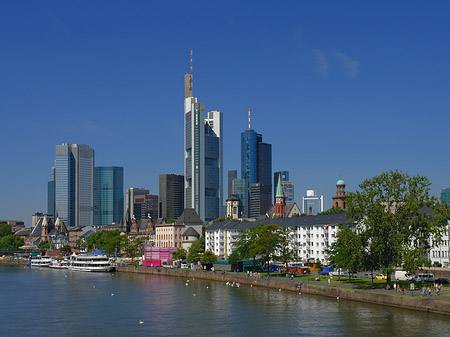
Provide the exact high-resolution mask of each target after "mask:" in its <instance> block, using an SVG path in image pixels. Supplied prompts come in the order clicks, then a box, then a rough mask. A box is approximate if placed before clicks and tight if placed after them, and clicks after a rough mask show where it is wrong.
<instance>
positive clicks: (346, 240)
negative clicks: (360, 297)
mask: <svg viewBox="0 0 450 337" xmlns="http://www.w3.org/2000/svg"><path fill="white" fill-rule="evenodd" d="M362 248H363V247H362V245H361V241H360V237H359V236H358V234H357V233H356V232H355V231H354V230H352V229H351V228H350V227H349V226H348V225H341V226H339V231H338V232H337V234H336V241H335V242H334V243H333V244H332V245H331V247H330V248H329V249H328V250H327V253H328V254H329V257H328V260H329V262H330V263H331V264H333V265H335V266H336V267H338V268H343V269H347V270H348V271H349V272H350V273H356V272H357V271H358V270H359V269H360V268H361V266H362V262H363V255H362V254H361V250H362ZM340 275H341V273H339V277H340Z"/></svg>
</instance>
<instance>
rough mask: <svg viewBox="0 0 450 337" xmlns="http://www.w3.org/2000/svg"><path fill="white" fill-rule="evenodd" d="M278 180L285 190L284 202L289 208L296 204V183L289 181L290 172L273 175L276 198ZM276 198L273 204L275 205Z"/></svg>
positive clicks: (279, 172)
mask: <svg viewBox="0 0 450 337" xmlns="http://www.w3.org/2000/svg"><path fill="white" fill-rule="evenodd" d="M278 178H280V180H281V188H282V189H283V194H284V201H285V203H286V205H287V206H289V205H293V204H294V183H292V182H291V181H289V171H278V172H274V174H273V186H275V189H274V190H273V193H274V196H275V195H276V186H278ZM275 201H276V200H275V198H274V200H273V202H274V203H275Z"/></svg>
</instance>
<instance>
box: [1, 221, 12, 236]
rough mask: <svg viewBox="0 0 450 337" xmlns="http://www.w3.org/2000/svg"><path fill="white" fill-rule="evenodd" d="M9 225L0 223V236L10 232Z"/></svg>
mask: <svg viewBox="0 0 450 337" xmlns="http://www.w3.org/2000/svg"><path fill="white" fill-rule="evenodd" d="M11 228H12V227H11V225H7V224H1V225H0V237H3V236H6V235H10V234H12V229H11Z"/></svg>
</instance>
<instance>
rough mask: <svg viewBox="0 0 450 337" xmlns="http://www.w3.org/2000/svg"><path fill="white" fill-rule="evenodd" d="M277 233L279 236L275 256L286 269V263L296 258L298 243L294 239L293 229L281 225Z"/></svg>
mask: <svg viewBox="0 0 450 337" xmlns="http://www.w3.org/2000/svg"><path fill="white" fill-rule="evenodd" d="M278 234H279V235H280V238H279V243H278V246H279V248H278V250H277V256H276V258H277V260H279V261H280V262H283V263H284V265H285V267H286V270H287V268H288V263H289V262H293V261H296V260H297V259H298V254H297V251H298V245H297V241H296V240H295V229H293V228H291V227H283V228H280V229H279V230H278Z"/></svg>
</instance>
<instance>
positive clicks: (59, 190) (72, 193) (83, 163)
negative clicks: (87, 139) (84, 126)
mask: <svg viewBox="0 0 450 337" xmlns="http://www.w3.org/2000/svg"><path fill="white" fill-rule="evenodd" d="M93 210H94V149H91V148H90V147H89V146H87V145H85V144H69V143H63V144H62V145H57V146H56V160H55V213H56V215H57V216H59V218H60V219H61V220H62V221H64V223H65V224H66V225H68V226H74V225H77V226H92V225H93V223H94V212H93Z"/></svg>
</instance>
